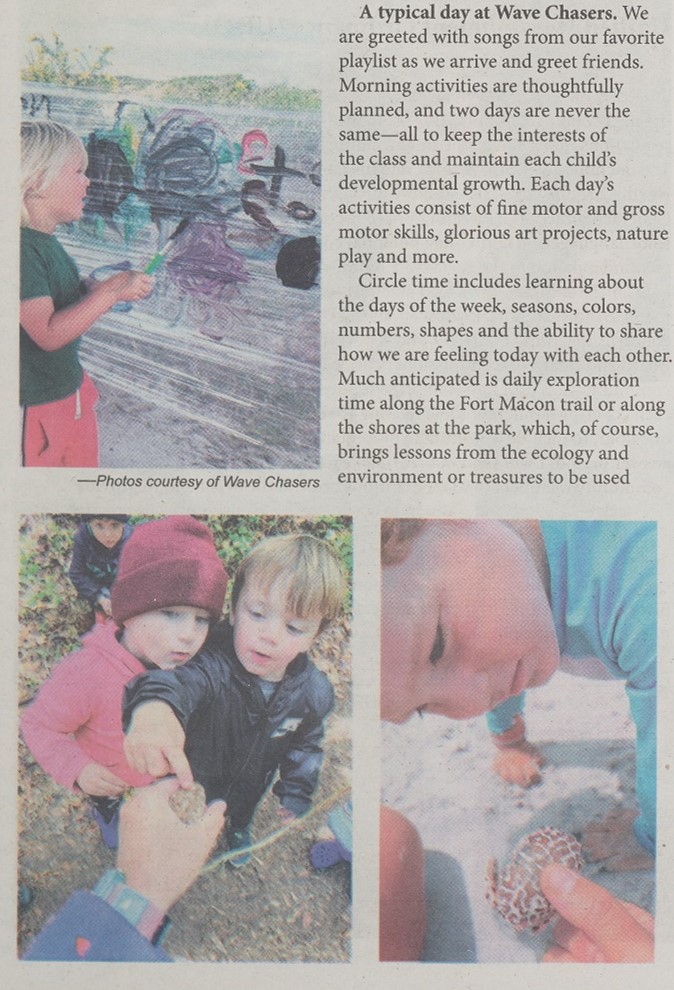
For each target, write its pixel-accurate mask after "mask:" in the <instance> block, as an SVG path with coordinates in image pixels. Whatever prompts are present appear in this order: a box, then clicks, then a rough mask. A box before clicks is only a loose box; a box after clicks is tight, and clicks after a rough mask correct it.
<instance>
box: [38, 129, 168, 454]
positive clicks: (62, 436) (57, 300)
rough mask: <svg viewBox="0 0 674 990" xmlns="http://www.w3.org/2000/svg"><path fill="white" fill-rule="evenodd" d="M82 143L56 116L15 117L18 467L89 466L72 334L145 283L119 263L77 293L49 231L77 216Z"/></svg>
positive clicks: (83, 387) (73, 275)
mask: <svg viewBox="0 0 674 990" xmlns="http://www.w3.org/2000/svg"><path fill="white" fill-rule="evenodd" d="M86 167H87V153H86V151H85V148H84V145H83V144H82V142H81V141H80V139H79V138H78V137H77V135H76V134H75V133H74V132H73V131H71V130H70V129H69V128H67V127H64V126H63V125H62V124H57V123H55V122H53V121H50V120H39V121H37V120H33V121H29V122H26V123H23V124H22V125H21V172H22V178H21V200H22V202H21V308H20V329H19V333H20V358H21V389H20V402H21V405H22V407H23V432H22V454H23V464H24V466H26V467H96V466H97V465H98V429H97V424H96V414H95V411H94V406H95V404H96V400H97V399H98V393H97V392H96V389H95V387H94V385H93V383H92V381H91V379H90V378H89V376H88V375H87V374H86V373H85V372H84V370H83V368H82V365H81V364H80V360H79V354H78V352H79V338H80V337H81V336H82V334H84V333H86V332H87V330H89V329H90V328H91V327H92V326H93V324H94V323H95V322H96V320H98V319H99V317H101V316H103V314H104V313H107V311H108V310H109V309H110V308H111V307H112V306H114V304H115V303H117V302H120V301H123V300H125V301H128V302H135V301H136V300H138V299H143V298H144V297H145V296H147V295H148V294H149V293H150V292H151V291H152V286H153V279H152V278H150V276H148V275H145V274H143V273H142V272H134V271H128V272H120V273H119V274H118V275H113V276H112V278H109V279H107V280H105V281H103V282H99V283H97V284H95V285H93V286H92V287H91V288H90V289H89V290H88V291H87V292H86V294H85V295H82V290H81V286H80V276H79V272H78V270H77V266H76V265H75V262H74V261H73V259H72V258H71V257H70V256H69V255H68V254H67V253H66V252H65V251H64V249H63V248H62V246H61V245H60V243H59V242H58V240H57V239H56V237H55V236H54V231H55V230H56V227H57V226H59V224H63V223H71V222H72V221H74V220H79V219H80V217H81V216H82V210H83V205H84V199H85V196H86V192H87V188H88V186H89V180H88V178H87V176H86V174H85V169H86Z"/></svg>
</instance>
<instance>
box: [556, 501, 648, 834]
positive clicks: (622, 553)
mask: <svg viewBox="0 0 674 990" xmlns="http://www.w3.org/2000/svg"><path fill="white" fill-rule="evenodd" d="M541 527H542V529H543V536H544V539H545V546H546V550H547V554H548V561H549V563H550V578H551V592H552V609H553V616H554V620H555V628H556V630H557V638H558V640H559V647H560V652H562V653H565V654H566V655H567V656H571V657H578V658H582V657H584V656H595V657H597V658H598V659H600V660H601V661H602V663H603V664H604V665H605V666H606V668H607V669H608V670H609V671H610V672H611V673H612V674H613V676H614V677H619V678H622V679H623V680H624V681H625V690H626V693H627V697H628V699H629V705H630V712H631V715H632V719H633V721H634V724H635V727H636V794H637V801H638V803H639V810H640V815H639V818H638V819H637V822H636V823H635V831H636V834H637V837H638V838H639V841H640V842H641V844H642V845H643V846H645V847H646V848H647V849H648V850H649V851H650V852H653V851H654V850H655V818H656V815H655V789H656V780H655V778H656V731H657V730H656V707H657V706H656V693H657V529H656V526H655V523H652V522H609V521H604V522H600V521H592V522H542V523H541Z"/></svg>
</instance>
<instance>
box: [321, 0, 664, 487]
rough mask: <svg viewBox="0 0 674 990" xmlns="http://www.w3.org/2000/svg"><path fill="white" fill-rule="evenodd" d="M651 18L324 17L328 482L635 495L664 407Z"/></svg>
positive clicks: (420, 12)
mask: <svg viewBox="0 0 674 990" xmlns="http://www.w3.org/2000/svg"><path fill="white" fill-rule="evenodd" d="M668 18H669V10H668V7H667V5H666V4H665V3H664V2H662V3H660V2H658V3H653V4H651V5H650V6H641V5H639V4H636V5H629V4H624V5H623V4H610V5H609V4H605V5H604V6H602V7H599V6H597V7H589V6H586V7H580V6H574V5H567V4H548V5H539V6H532V7H518V6H515V5H514V4H488V5H486V6H484V5H472V6H464V7H459V6H456V7H455V6H453V5H451V4H439V3H432V4H425V5H418V6H417V5H413V4H406V5H400V6H390V7H388V6H379V5H376V4H362V3H359V4H351V6H350V8H348V9H347V10H346V11H345V14H344V17H343V18H342V23H341V24H340V26H339V31H338V38H337V42H338V44H337V47H336V51H337V55H336V59H337V60H338V64H335V66H334V73H333V76H332V79H333V84H334V85H335V86H336V87H337V94H338V98H337V100H336V101H335V116H336V118H337V119H335V120H334V121H333V123H334V124H335V127H336V128H337V130H338V134H339V143H338V149H337V154H338V158H339V161H338V167H337V168H336V169H335V170H334V171H333V174H334V179H333V188H334V193H335V196H336V210H337V213H338V238H337V249H338V268H339V279H340V286H341V288H340V293H339V297H338V298H337V299H336V302H335V305H334V307H333V310H332V312H331V313H330V314H329V320H330V327H331V333H330V338H331V343H330V345H329V347H330V353H329V364H328V366H329V367H330V368H331V373H332V374H333V375H334V386H335V388H334V393H333V394H334V395H335V402H336V404H337V406H338V409H337V410H336V413H337V420H338V436H337V437H336V438H335V445H336V450H335V455H336V460H337V462H338V473H337V477H338V480H339V481H340V482H341V483H345V484H369V483H373V484H376V483H380V484H386V483H407V484H419V483H421V484H428V485H457V486H458V485H482V486H486V485H490V486H495V485H501V486H515V485H519V486H525V485H527V486H532V485H533V486H542V487H545V486H555V487H556V486H626V485H635V484H637V483H639V482H640V483H644V482H645V480H646V465H647V464H648V462H649V460H652V459H653V458H654V457H655V456H656V450H657V443H658V438H659V437H660V435H661V432H662V424H663V422H664V421H665V417H667V416H668V413H669V409H668V401H667V398H666V392H667V381H668V377H669V372H670V369H669V364H670V363H671V355H670V350H669V347H670V343H669V337H670V326H669V314H668V312H667V306H668V303H667V299H668V294H669V293H668V285H669V277H670V275H669V271H670V268H669V230H668V223H669V213H668V204H667V175H668V159H667V155H668V136H667V128H668V109H667V108H668V101H669V77H668V57H669V40H670V39H669V20H668ZM326 315H327V314H326ZM324 318H325V315H324ZM333 330H334V331H335V332H333ZM326 356H328V355H326Z"/></svg>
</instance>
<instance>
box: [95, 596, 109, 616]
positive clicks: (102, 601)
mask: <svg viewBox="0 0 674 990" xmlns="http://www.w3.org/2000/svg"><path fill="white" fill-rule="evenodd" d="M96 605H97V606H98V608H100V610H101V612H105V614H106V615H107V616H111V615H112V604H111V603H110V599H109V598H108V597H107V595H99V596H98V598H97V599H96Z"/></svg>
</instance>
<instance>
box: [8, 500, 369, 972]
mask: <svg viewBox="0 0 674 990" xmlns="http://www.w3.org/2000/svg"><path fill="white" fill-rule="evenodd" d="M19 546H20V571H19V665H18V706H19V730H20V739H19V744H18V747H19V748H18V883H17V889H18V948H17V951H18V955H19V957H20V958H23V959H25V960H64V961H77V960H82V961H119V962H123V961H157V962H162V961H167V960H170V959H180V960H184V961H190V960H193V961H219V960H222V961H251V962H252V961H259V962H277V963H278V962H346V961H348V960H349V958H350V951H351V858H352V824H351V823H352V813H353V807H352V802H351V735H352V733H351V652H350V628H351V615H352V597H351V570H352V567H351V564H352V527H351V519H350V518H349V517H345V516H309V517H308V516H302V517H296V516H253V515H249V516H241V515H230V516H224V515H218V516H213V515H209V516H206V515H203V516H202V515H200V516H187V515H173V516H143V515H129V514H125V513H111V514H107V515H97V514H88V515H65V514H40V515H26V516H23V517H21V519H20V521H19Z"/></svg>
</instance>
